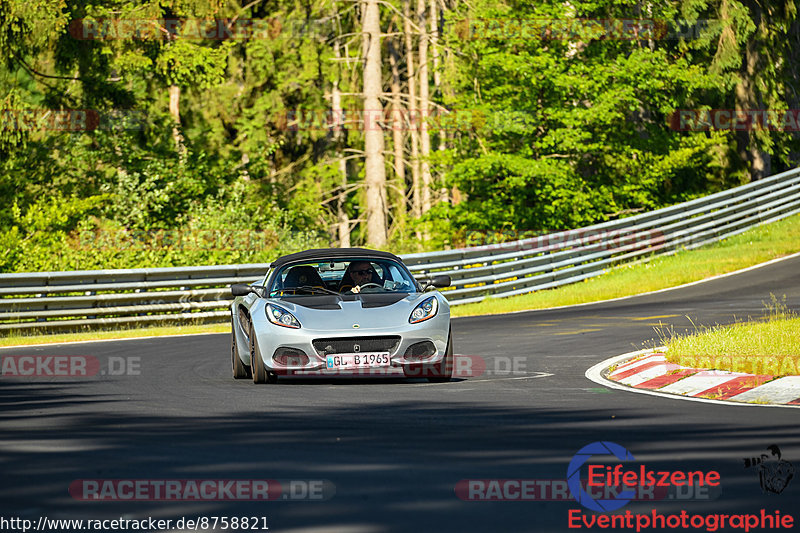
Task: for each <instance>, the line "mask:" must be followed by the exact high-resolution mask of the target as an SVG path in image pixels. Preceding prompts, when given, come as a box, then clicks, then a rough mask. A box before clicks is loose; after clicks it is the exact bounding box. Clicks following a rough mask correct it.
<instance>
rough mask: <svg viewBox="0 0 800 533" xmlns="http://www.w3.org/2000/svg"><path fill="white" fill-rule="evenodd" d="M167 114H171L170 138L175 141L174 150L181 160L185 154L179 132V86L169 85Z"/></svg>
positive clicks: (184, 147)
mask: <svg viewBox="0 0 800 533" xmlns="http://www.w3.org/2000/svg"><path fill="white" fill-rule="evenodd" d="M169 114H170V115H172V120H173V124H172V138H173V140H174V141H175V150H176V151H177V152H178V155H179V156H180V158H181V161H182V160H183V158H184V156H185V155H186V146H185V145H184V143H183V134H182V133H181V88H180V87H179V86H177V85H170V86H169Z"/></svg>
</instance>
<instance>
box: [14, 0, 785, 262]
mask: <svg viewBox="0 0 800 533" xmlns="http://www.w3.org/2000/svg"><path fill="white" fill-rule="evenodd" d="M411 4H415V3H413V2H412V3H411ZM443 5H444V6H445V9H444V11H443V12H442V13H441V17H442V24H440V28H439V41H438V48H437V50H438V53H439V56H438V57H439V63H438V67H436V62H434V61H433V60H432V58H429V59H431V61H430V62H429V65H430V68H431V71H432V74H434V73H435V74H436V75H437V79H438V80H440V81H438V82H436V83H434V82H433V80H432V83H431V94H432V98H433V106H434V108H435V109H436V110H437V113H438V117H437V118H436V119H435V120H434V121H433V122H434V123H433V124H432V126H431V133H432V140H433V142H432V145H433V146H432V147H433V152H432V155H431V157H430V163H431V166H432V169H433V180H434V181H433V183H432V184H431V194H432V197H433V199H434V200H433V206H432V208H431V209H430V210H429V211H427V212H426V213H424V214H423V215H422V216H421V217H419V218H416V217H415V216H414V215H413V210H412V201H411V172H410V168H411V161H410V160H409V161H406V173H405V182H402V180H398V179H397V178H396V177H395V175H394V167H393V166H392V165H393V159H392V158H393V155H391V156H387V171H388V173H389V174H388V175H389V178H390V181H391V183H392V186H393V187H395V189H393V190H392V191H390V194H389V197H390V198H396V197H398V194H406V195H407V196H408V198H407V200H408V201H407V202H406V203H405V205H404V204H403V202H402V201H401V202H396V201H395V200H392V205H391V206H390V207H389V208H387V210H388V213H387V220H388V221H389V223H390V224H391V235H392V237H391V238H392V242H391V243H390V245H389V247H390V248H391V249H393V250H402V251H420V250H422V249H433V248H442V247H452V246H460V245H463V244H464V235H465V233H466V232H467V231H468V230H475V229H515V230H547V229H562V228H571V227H576V226H580V225H584V224H588V223H592V222H596V221H600V220H607V219H613V218H616V217H620V216H625V215H627V214H629V213H633V212H639V211H642V210H647V209H653V208H657V207H661V206H664V205H669V204H672V203H675V202H679V201H683V200H686V199H689V198H694V197H697V196H700V195H703V194H707V193H709V192H713V191H716V190H720V189H722V188H725V187H729V186H732V185H737V184H739V183H741V182H743V181H746V180H748V179H749V176H750V174H749V172H750V168H751V166H752V161H751V159H752V157H753V153H757V152H759V151H760V152H761V153H763V154H766V156H767V157H768V158H771V163H772V169H773V171H779V170H783V169H785V168H789V167H790V166H793V165H795V164H796V163H797V158H798V156H797V154H798V153H800V146H798V133H797V132H794V133H793V132H785V131H758V132H752V133H746V134H744V135H743V134H741V132H739V133H736V132H731V131H675V130H673V129H670V126H669V119H670V116H671V115H672V113H673V112H675V111H676V110H679V109H729V108H734V107H736V106H737V105H740V101H739V100H737V94H741V91H742V89H743V88H744V89H747V91H745V92H746V93H747V94H748V95H749V98H751V99H754V101H755V102H756V103H755V104H754V105H760V106H763V107H766V108H773V109H786V108H789V109H797V108H798V107H800V101H798V95H797V91H796V87H797V79H798V72H797V65H798V64H800V55H799V54H798V51H799V50H800V39H798V34H800V23H799V22H798V20H797V16H796V11H797V10H796V6H795V4H794V2H791V1H790V2H780V3H777V4H774V5H772V4H770V5H764V6H762V5H761V4H757V3H755V2H750V1H740V0H670V1H669V2H666V3H662V4H659V5H653V4H647V5H646V6H645V5H642V4H640V3H638V2H633V1H632V0H601V1H591V2H590V1H578V2H569V3H563V2H553V1H546V2H540V3H535V4H534V3H530V2H523V1H520V0H509V1H507V2H498V1H497V0H476V1H475V2H470V3H459V2H451V1H446V2H445V3H444V4H443ZM381 6H382V7H381V13H382V15H381V16H382V23H381V26H382V28H383V31H384V32H386V33H387V34H390V33H391V34H392V35H393V36H396V35H397V34H398V33H402V32H403V26H404V24H403V19H402V16H401V14H402V12H403V3H402V2H399V1H398V0H390V2H388V3H381ZM416 9H417V8H416V6H413V7H412V10H416ZM648 9H649V11H647V10H648ZM359 10H360V4H358V3H352V2H341V1H338V0H324V1H321V2H301V1H299V0H275V1H272V2H223V1H222V0H212V1H208V0H110V1H103V2H100V1H97V0H4V1H2V2H0V54H1V55H2V61H0V107H2V109H3V116H2V117H0V195H1V197H2V198H3V200H4V201H3V203H2V204H0V251H1V252H2V259H1V260H0V270H1V271H5V272H9V271H23V270H57V269H69V268H110V267H133V266H159V265H182V264H194V263H198V262H203V263H210V262H220V263H223V262H224V263H231V262H237V261H260V260H267V259H269V258H271V257H273V256H275V255H277V254H279V253H281V252H283V251H294V250H296V249H299V248H302V247H306V246H311V245H328V244H331V243H332V242H335V232H334V224H335V223H336V222H337V220H338V217H341V216H344V217H345V218H346V219H347V221H348V223H349V224H350V226H352V234H351V241H352V243H353V244H354V245H359V244H363V243H364V242H365V234H364V231H363V229H362V218H363V214H364V212H365V196H366V195H365V194H364V186H363V183H364V169H363V161H362V158H361V153H362V148H363V141H364V135H363V133H364V132H363V123H360V122H359V120H354V121H352V122H349V123H348V125H347V127H346V128H345V129H344V131H340V132H337V131H334V130H333V129H331V128H330V116H327V115H326V113H327V112H329V111H330V109H331V105H332V91H333V87H334V83H336V87H337V88H338V90H339V91H340V92H341V94H342V102H341V104H342V108H343V109H344V110H346V112H347V113H350V116H352V111H354V110H356V111H357V110H358V109H360V106H361V105H362V99H361V97H360V95H359V91H360V90H361V89H360V87H361V82H360V76H361V58H360V49H361V33H360V20H361V13H360V11H359ZM412 15H413V16H414V17H417V15H419V14H417V13H412ZM640 18H647V19H654V20H665V21H675V20H677V19H685V20H686V21H687V23H688V24H690V25H691V24H693V23H696V22H697V21H698V20H716V21H720V24H716V25H711V26H709V27H707V28H704V29H703V30H702V31H699V32H697V33H696V34H693V35H691V36H690V38H652V39H645V38H641V39H604V38H597V37H596V36H595V37H591V36H589V37H586V36H578V37H574V36H573V37H570V38H564V39H541V38H530V36H524V35H522V34H519V33H518V34H513V33H511V34H505V35H489V36H481V37H479V38H475V36H474V35H470V33H469V22H468V21H470V20H473V21H475V20H535V19H537V20H543V19H550V20H561V21H569V20H590V19H603V20H608V19H640ZM119 21H139V22H140V23H142V24H143V25H144V26H146V27H150V28H155V29H156V32H155V36H152V35H151V36H149V37H148V36H142V35H139V36H135V37H131V38H126V37H125V36H123V35H121V34H120V33H119V32H118V30H119V28H121V26H119V25H118V23H119ZM203 21H206V22H208V21H217V22H219V21H222V22H223V23H225V24H235V23H237V22H236V21H238V22H239V23H241V22H247V21H254V22H255V23H257V25H258V28H256V29H255V30H254V33H253V34H252V35H250V37H249V38H241V37H234V38H229V39H218V38H198V37H197V35H196V34H195V35H194V37H193V36H192V35H191V31H192V30H191V28H192V25H193V24H194V25H195V30H194V31H196V30H197V28H198V27H199V26H197V24H200V25H202V24H203ZM465 21H466V26H465ZM417 22H418V20H417V19H416V18H415V21H414V25H415V26H414V27H416V23H417ZM174 23H177V25H175V24H174ZM670 23H671V22H670ZM85 24H94V25H95V26H92V27H104V28H106V30H104V32H105V33H103V34H102V35H100V36H99V37H97V36H95V38H88V37H86V35H84V34H82V33H81V28H83V27H84V26H82V25H85ZM115 24H116V25H115ZM259 24H260V25H259ZM144 26H143V27H144ZM465 27H466V28H467V30H466V33H465ZM698 27H700V26H698ZM170 28H171V29H170ZM254 28H255V27H254ZM259 28H260V29H259ZM115 31H116V33H115ZM411 40H412V42H413V43H418V37H417V36H416V35H414V36H413V37H412V39H411ZM334 44H336V45H338V51H335V50H334ZM405 46H406V45H405V44H404V43H403V39H402V38H401V37H397V38H394V37H393V47H394V48H397V49H398V50H399V51H400V56H399V70H398V72H399V76H400V80H399V81H400V84H401V86H402V87H401V88H402V90H404V91H407V89H408V84H409V83H411V82H415V80H412V79H410V78H409V76H408V71H407V68H406V65H405V54H407V52H408V50H406V49H405ZM433 48H434V47H433V46H431V47H429V50H432V49H433ZM382 51H383V53H384V56H385V59H384V61H385V63H384V76H385V78H386V81H385V90H386V93H387V95H388V94H390V92H389V91H390V87H389V83H390V82H389V74H390V72H389V68H388V54H389V47H388V46H384V47H383V48H382ZM429 53H430V52H429ZM337 54H338V55H337ZM416 60H417V65H418V66H419V57H417V59H416ZM748 61H750V63H752V64H753V65H754V66H752V65H751V67H748V64H749V63H748ZM437 69H438V70H437ZM171 88H173V93H172V96H174V95H175V91H174V88H178V89H179V90H180V100H179V104H180V114H179V116H180V118H179V122H178V123H176V122H175V118H174V115H172V114H171V113H170V108H169V106H170V102H171V100H170V89H171ZM748 91H749V92H748ZM387 102H388V100H387ZM172 103H173V104H175V103H177V102H176V101H174V100H173V101H172ZM405 105H406V107H408V108H414V107H416V104H414V103H408V102H406V104H405ZM76 112H86V113H88V115H89V120H88V124H89V126H88V127H82V128H74V129H71V128H69V127H67V128H66V129H65V128H64V127H58V126H56V127H54V122H53V118H52V117H53V115H58V114H59V113H61V114H65V115H66V116H67V117H71V118H72V119H74V118H75V113H76ZM25 113H32V114H33V115H35V116H36V117H37V121H34V122H27V123H23V122H21V117H24V116H25ZM48 117H49V118H48ZM78 122H80V121H78ZM391 138H392V136H391V132H390V131H389V130H388V129H387V131H386V139H387V148H386V151H387V154H389V153H390V152H391V146H392V144H391V143H392V142H393V140H392V141H391V142H388V141H390V140H391ZM409 138H410V132H409V131H408V130H407V129H405V130H404V131H403V135H402V139H403V141H402V142H403V143H404V145H403V147H402V148H403V149H404V152H401V153H405V157H406V158H410V154H409V146H408V143H409ZM343 157H344V158H347V164H346V165H345V171H346V175H344V176H343V175H342V169H341V167H340V166H339V164H338V163H339V161H340V160H341V158H343ZM390 162H391V163H392V165H390V164H389V163H390ZM398 191H399V193H398ZM224 231H230V232H240V233H237V234H236V235H238V237H237V238H240V237H241V239H245V237H243V235H246V234H247V235H250V234H252V235H258V236H259V238H258V239H257V240H251V241H247V242H248V243H249V244H246V245H236V246H230V245H228V244H225V243H224V242H221V241H219V240H218V239H223V240H224V239H225V238H226V237H213V238H208V237H207V236H208V235H209V233H208V232H212V233H213V232H224ZM203 232H206V233H203ZM201 234H202V235H206V237H203V238H202V239H201V240H202V242H203V244H202V245H192V246H188V245H184V246H180V245H178V244H176V239H177V236H184V235H188V236H196V235H201ZM159 235H161V237H159ZM119 236H122V237H119ZM164 236H168V237H167V238H166V239H165V237H164ZM187 238H188V239H189V241H191V242H194V241H192V239H193V238H194V237H187ZM248 238H249V237H248ZM115 239H116V240H115ZM215 239H216V240H215ZM241 239H240V240H241ZM196 240H197V239H195V241H196ZM245 240H246V239H245ZM180 242H187V241H186V240H185V239H184V240H182V241H180ZM109 243H111V244H109ZM115 243H116V244H115ZM120 243H127V244H125V245H123V244H120ZM95 245H96V246H95Z"/></svg>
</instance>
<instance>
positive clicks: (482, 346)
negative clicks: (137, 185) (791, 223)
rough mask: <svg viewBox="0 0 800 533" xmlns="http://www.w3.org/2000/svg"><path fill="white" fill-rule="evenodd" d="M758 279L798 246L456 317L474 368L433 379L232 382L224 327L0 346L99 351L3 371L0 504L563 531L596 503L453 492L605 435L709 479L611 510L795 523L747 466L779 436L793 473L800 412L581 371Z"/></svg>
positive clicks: (712, 311)
mask: <svg viewBox="0 0 800 533" xmlns="http://www.w3.org/2000/svg"><path fill="white" fill-rule="evenodd" d="M771 293H772V294H775V295H776V296H778V297H781V296H783V295H785V296H786V302H787V304H788V305H789V307H790V308H792V309H800V258H793V259H789V260H785V261H781V262H777V263H775V264H772V265H769V266H766V267H762V268H758V269H754V270H750V271H748V272H745V273H742V274H739V275H735V276H728V277H724V278H720V279H717V280H713V281H709V282H707V283H702V284H698V285H695V286H691V287H687V288H682V289H678V290H673V291H667V292H662V293H657V294H651V295H645V296H641V297H635V298H630V299H625V300H620V301H617V302H609V303H602V304H596V305H590V306H580V307H570V308H563V309H556V310H545V311H533V312H525V313H517V314H512V315H505V316H491V317H482V318H479V317H472V318H463V319H456V320H454V322H453V334H454V336H455V337H454V338H455V352H456V353H457V354H466V355H473V356H479V357H480V359H477V358H473V359H475V360H480V361H483V362H484V363H485V365H486V368H487V372H484V373H482V374H481V375H476V376H472V377H462V378H459V379H457V380H456V381H454V382H451V383H445V384H428V383H426V382H423V381H422V380H409V381H403V380H385V379H384V380H359V381H356V382H349V381H338V382H337V381H312V380H304V381H288V380H284V381H281V382H279V383H278V384H276V385H262V386H256V385H253V383H252V382H251V381H249V380H242V381H234V380H233V379H232V378H231V377H230V373H231V371H230V356H229V354H230V351H229V350H230V348H229V346H230V341H229V336H228V335H204V336H192V337H173V338H163V339H143V340H128V341H122V342H99V343H90V344H73V345H60V346H51V347H30V348H24V349H18V348H17V349H4V350H0V355H1V356H3V357H4V358H5V357H7V356H11V355H31V354H34V355H53V356H61V355H71V356H87V355H88V356H92V357H94V358H97V360H99V362H100V364H101V370H100V372H98V374H97V375H96V376H94V377H90V378H79V377H71V378H63V377H61V378H59V377H36V378H25V377H16V378H7V377H4V378H2V381H0V402H1V405H2V411H1V412H0V460H2V467H1V470H0V476H2V478H1V479H2V485H1V486H0V516H2V517H5V518H8V517H20V518H27V519H31V520H34V522H35V521H37V520H38V519H39V517H41V516H46V517H48V518H76V519H113V518H120V517H122V518H145V517H148V516H150V517H156V518H163V519H173V520H175V519H177V518H178V517H181V516H184V517H188V518H196V517H202V516H206V517H213V516H218V517H221V516H228V517H234V516H237V517H242V516H248V517H249V516H258V517H266V518H265V519H264V523H265V524H266V525H268V526H269V530H270V531H278V532H287V531H319V532H354V533H362V532H411V531H436V532H441V531H459V532H484V531H485V532H505V531H567V530H568V519H569V517H568V513H569V511H570V510H571V509H580V510H581V511H582V512H583V513H584V514H583V516H586V517H590V516H595V515H594V514H593V513H592V512H591V511H589V510H588V509H584V508H582V507H581V506H580V505H579V504H578V503H577V502H576V501H574V500H569V499H567V500H563V501H531V500H529V501H464V500H462V499H460V498H459V497H458V496H457V495H456V492H455V487H456V485H457V484H458V483H459V482H460V481H461V480H481V479H483V480H485V479H529V480H564V479H565V478H566V476H567V466H568V464H569V462H570V460H571V459H572V457H573V455H574V454H575V453H576V452H577V451H578V450H580V449H581V448H582V447H584V446H585V445H587V444H589V443H591V442H595V441H601V440H605V441H613V442H615V443H618V444H620V445H622V446H624V447H625V448H627V449H628V450H629V451H630V452H631V453H632V454H633V455H634V456H635V458H636V461H635V463H636V465H639V464H645V465H646V466H647V468H648V469H652V470H658V471H678V470H679V471H695V470H703V471H709V470H715V471H718V472H719V473H720V476H721V494H715V495H714V497H713V498H711V499H692V500H687V501H684V500H680V499H662V500H659V501H656V502H652V501H651V502H647V501H644V502H631V503H629V504H628V505H627V506H625V507H624V508H623V509H621V510H620V512H624V511H631V512H634V513H636V512H639V513H650V512H651V511H652V510H653V509H656V510H657V511H658V512H659V513H662V514H667V513H673V512H680V510H682V509H683V510H686V511H687V512H690V513H694V514H701V515H709V514H722V513H724V514H735V513H756V514H757V513H759V512H760V511H761V510H762V509H764V510H766V512H767V513H772V514H774V512H775V511H776V510H779V511H780V512H781V513H782V514H791V513H794V514H796V515H798V516H797V517H796V518H797V519H800V506H798V505H797V502H798V501H800V498H798V496H800V479H797V478H798V477H800V470H798V473H797V474H796V475H795V476H794V479H793V480H790V481H789V483H788V485H787V486H786V487H785V489H784V490H783V492H782V493H780V494H766V493H764V492H762V489H761V487H760V485H759V472H758V467H752V468H745V467H744V464H743V459H744V458H751V457H759V456H761V454H768V453H769V452H767V447H768V446H770V445H773V444H775V445H778V446H779V447H780V450H781V452H782V458H783V459H784V460H785V461H788V462H794V464H795V465H796V467H797V468H798V469H800V424H798V421H799V420H800V411H798V410H795V409H786V408H775V407H756V406H753V407H749V406H727V405H714V404H705V403H698V402H690V401H685V400H673V399H667V398H661V397H654V396H647V395H642V394H634V393H629V392H625V391H616V390H613V391H612V390H611V389H605V388H603V387H600V386H598V385H597V384H595V383H593V382H591V381H589V380H588V379H586V378H585V377H584V372H585V371H586V369H587V368H589V367H590V366H592V365H593V364H595V363H597V362H599V361H601V360H603V359H605V358H607V357H610V356H613V355H617V354H621V353H624V352H629V351H633V350H636V349H639V348H642V347H643V343H645V342H647V341H649V340H651V339H653V338H654V337H656V333H655V331H654V329H653V328H654V326H658V325H659V323H661V324H662V325H664V326H666V327H670V326H671V327H674V328H675V329H676V330H678V331H683V330H684V329H686V328H692V323H691V322H690V320H689V318H687V316H688V317H690V318H691V319H692V320H693V321H694V322H695V323H696V324H714V323H729V322H732V321H734V320H735V319H736V318H738V319H744V318H747V317H748V316H760V315H762V313H763V308H764V306H763V304H762V302H763V301H768V300H769V299H770V294H771ZM515 358H516V359H515ZM120 361H123V362H124V363H125V365H131V366H130V367H129V368H128V367H125V365H120V364H119V362H120ZM514 361H516V367H514V366H513V363H514ZM509 362H511V363H509ZM109 365H111V366H109ZM112 367H113V368H112ZM121 368H124V369H125V370H124V372H123V371H122V370H121ZM509 370H510V372H508V371H509ZM109 374H115V375H109ZM116 374H121V375H116ZM615 463H616V461H615V460H612V461H610V462H609V463H608V464H610V465H613V464H615ZM584 475H585V472H584ZM87 479H89V480H109V479H112V480H127V479H131V480H176V479H180V480H189V479H191V480H219V479H223V480H247V479H269V480H282V481H283V483H284V486H285V483H286V482H288V481H292V480H294V481H295V482H298V483H295V485H294V486H295V488H296V489H297V496H298V497H303V494H302V493H303V491H304V490H305V489H303V487H304V486H305V485H303V483H302V482H303V481H310V482H312V483H311V485H310V486H311V487H318V486H319V485H318V484H316V483H315V482H316V481H322V480H326V481H325V483H326V484H325V485H324V487H325V488H324V491H323V492H324V494H323V498H322V499H312V500H310V501H308V500H306V501H290V500H284V499H283V498H282V497H279V498H278V499H277V501H267V502H263V501H240V500H224V501H119V500H102V499H101V500H96V501H81V500H79V499H76V498H75V497H73V496H71V495H70V491H69V487H70V484H71V483H73V482H74V481H75V480H87ZM784 481H785V480H784ZM334 490H335V494H334V493H333V491H334ZM706 498H708V497H706ZM0 529H3V531H13V529H6V528H5V527H3V528H0ZM218 529H220V528H218ZM68 530H69V529H66V528H63V529H60V530H59V531H68ZM200 530H202V529H200ZM595 530H597V527H595V528H594V529H593V530H592V531H595ZM50 531H55V530H50ZM697 531H705V529H698V530H697ZM751 531H752V530H751Z"/></svg>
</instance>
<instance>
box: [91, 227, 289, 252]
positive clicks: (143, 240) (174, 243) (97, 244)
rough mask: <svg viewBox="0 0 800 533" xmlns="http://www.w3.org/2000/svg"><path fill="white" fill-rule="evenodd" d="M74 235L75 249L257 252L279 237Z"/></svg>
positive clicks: (232, 233)
mask: <svg viewBox="0 0 800 533" xmlns="http://www.w3.org/2000/svg"><path fill="white" fill-rule="evenodd" d="M75 236H76V237H77V246H78V248H80V249H83V250H98V249H107V250H129V249H142V250H144V249H152V248H171V249H173V250H207V249H213V250H241V251H257V250H265V249H271V248H274V247H275V245H277V244H278V241H279V240H280V237H279V236H278V234H277V233H275V232H274V231H271V230H262V231H259V230H247V229H244V230H234V229H197V230H178V229H154V230H129V229H119V230H108V229H95V230H81V231H79V232H78V233H77V234H75Z"/></svg>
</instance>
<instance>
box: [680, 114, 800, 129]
mask: <svg viewBox="0 0 800 533" xmlns="http://www.w3.org/2000/svg"><path fill="white" fill-rule="evenodd" d="M669 127H670V128H671V129H673V130H676V131H751V130H768V131H800V109H678V110H676V111H674V112H673V113H672V114H671V115H670V117H669Z"/></svg>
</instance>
